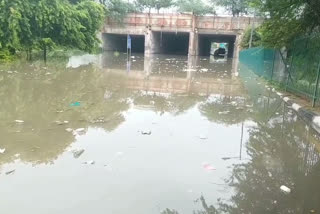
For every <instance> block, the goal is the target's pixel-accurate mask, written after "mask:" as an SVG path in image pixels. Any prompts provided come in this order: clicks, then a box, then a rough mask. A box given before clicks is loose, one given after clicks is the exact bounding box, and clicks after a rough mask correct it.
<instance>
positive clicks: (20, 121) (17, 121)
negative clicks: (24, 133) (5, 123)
mask: <svg viewBox="0 0 320 214" xmlns="http://www.w3.org/2000/svg"><path fill="white" fill-rule="evenodd" d="M14 122H16V123H24V121H23V120H15V121H14Z"/></svg>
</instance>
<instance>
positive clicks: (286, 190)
mask: <svg viewBox="0 0 320 214" xmlns="http://www.w3.org/2000/svg"><path fill="white" fill-rule="evenodd" d="M280 190H281V191H282V192H283V193H285V194H289V193H290V192H291V189H290V188H289V187H287V186H285V185H282V186H281V187H280Z"/></svg>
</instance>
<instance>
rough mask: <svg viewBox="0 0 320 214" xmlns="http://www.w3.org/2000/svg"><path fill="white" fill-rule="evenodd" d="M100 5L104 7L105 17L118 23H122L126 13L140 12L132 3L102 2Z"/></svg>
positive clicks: (108, 0) (118, 0)
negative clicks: (105, 9)
mask: <svg viewBox="0 0 320 214" xmlns="http://www.w3.org/2000/svg"><path fill="white" fill-rule="evenodd" d="M100 3H101V4H103V5H105V6H106V8H107V16H108V17H110V18H111V19H112V20H115V21H117V22H118V23H121V22H122V21H123V18H124V17H125V16H126V15H127V13H130V12H137V11H140V9H139V8H138V7H137V6H136V5H135V4H134V3H131V2H126V1H124V0H102V1H100Z"/></svg>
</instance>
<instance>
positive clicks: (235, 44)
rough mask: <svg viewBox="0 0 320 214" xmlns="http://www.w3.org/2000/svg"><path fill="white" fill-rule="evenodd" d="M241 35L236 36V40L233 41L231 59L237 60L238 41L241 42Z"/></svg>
mask: <svg viewBox="0 0 320 214" xmlns="http://www.w3.org/2000/svg"><path fill="white" fill-rule="evenodd" d="M241 38H242V36H241V35H239V34H238V35H237V36H236V41H235V42H234V49H233V59H234V60H239V52H240V42H241Z"/></svg>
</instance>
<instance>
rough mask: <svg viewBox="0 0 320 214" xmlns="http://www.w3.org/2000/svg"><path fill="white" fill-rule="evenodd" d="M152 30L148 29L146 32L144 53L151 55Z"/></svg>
mask: <svg viewBox="0 0 320 214" xmlns="http://www.w3.org/2000/svg"><path fill="white" fill-rule="evenodd" d="M152 37H153V35H152V31H151V30H150V29H148V30H147V31H146V32H145V34H144V55H145V56H149V55H150V54H152V40H153V38H152Z"/></svg>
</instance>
